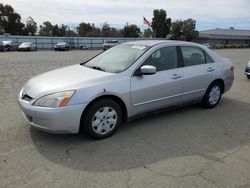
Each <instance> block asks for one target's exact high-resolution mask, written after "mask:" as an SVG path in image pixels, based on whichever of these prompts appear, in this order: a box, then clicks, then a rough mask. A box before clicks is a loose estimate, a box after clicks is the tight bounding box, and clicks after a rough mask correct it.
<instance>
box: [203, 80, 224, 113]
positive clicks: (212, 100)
mask: <svg viewBox="0 0 250 188" xmlns="http://www.w3.org/2000/svg"><path fill="white" fill-rule="evenodd" d="M221 95H222V86H221V84H220V83H219V82H214V83H212V84H211V85H210V86H209V87H208V89H207V91H206V94H205V95H204V97H203V106H204V107H206V108H214V107H215V106H216V105H217V104H218V103H219V102H220V99H221Z"/></svg>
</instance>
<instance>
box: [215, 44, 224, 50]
mask: <svg viewBox="0 0 250 188" xmlns="http://www.w3.org/2000/svg"><path fill="white" fill-rule="evenodd" d="M214 48H215V49H220V48H224V45H223V44H215V45H214Z"/></svg>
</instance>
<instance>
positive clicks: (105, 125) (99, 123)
mask: <svg viewBox="0 0 250 188" xmlns="http://www.w3.org/2000/svg"><path fill="white" fill-rule="evenodd" d="M82 123H83V124H82V126H83V128H84V131H85V132H86V133H87V134H88V135H89V136H91V137H92V138H95V139H101V138H107V137H109V136H111V135H112V134H114V133H115V132H116V131H117V129H118V127H119V126H120V125H121V123H122V110H121V107H120V106H119V104H117V103H116V102H115V101H113V100H110V99H102V100H99V101H96V102H95V103H94V104H92V105H91V106H90V107H89V108H88V109H87V111H86V113H84V117H83V121H82Z"/></svg>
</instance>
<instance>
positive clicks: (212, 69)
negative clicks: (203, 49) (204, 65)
mask: <svg viewBox="0 0 250 188" xmlns="http://www.w3.org/2000/svg"><path fill="white" fill-rule="evenodd" d="M207 71H208V72H213V71H215V69H214V68H212V67H209V68H208V69H207Z"/></svg>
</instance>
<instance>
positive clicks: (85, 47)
mask: <svg viewBox="0 0 250 188" xmlns="http://www.w3.org/2000/svg"><path fill="white" fill-rule="evenodd" d="M80 49H81V50H87V49H88V47H87V46H80Z"/></svg>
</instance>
